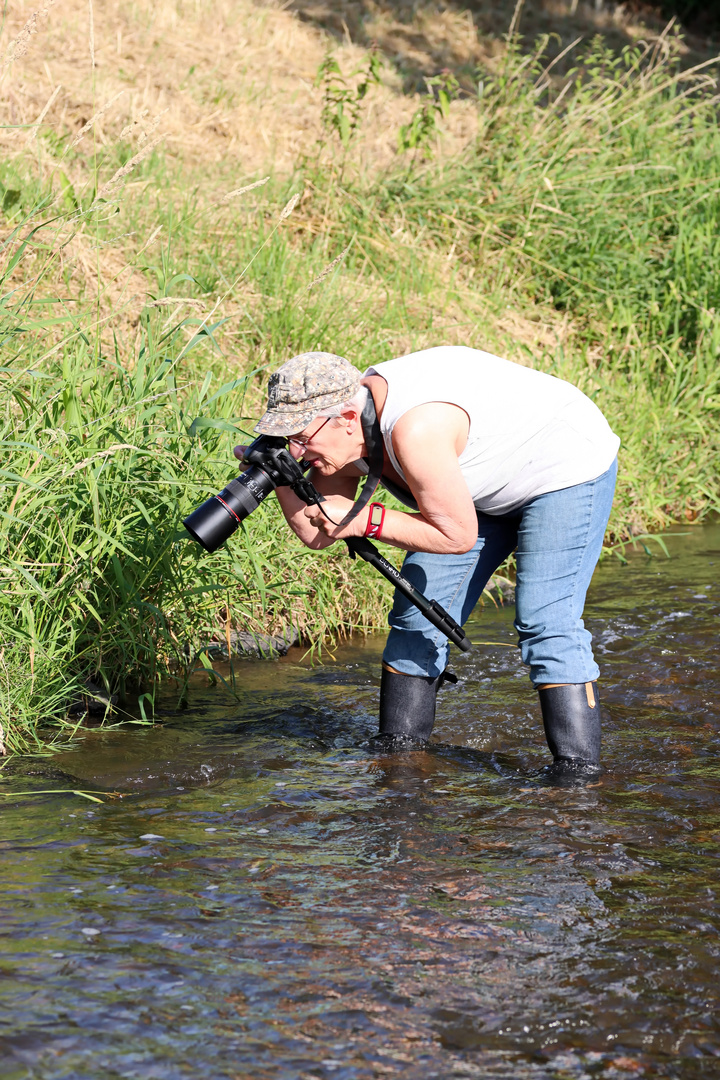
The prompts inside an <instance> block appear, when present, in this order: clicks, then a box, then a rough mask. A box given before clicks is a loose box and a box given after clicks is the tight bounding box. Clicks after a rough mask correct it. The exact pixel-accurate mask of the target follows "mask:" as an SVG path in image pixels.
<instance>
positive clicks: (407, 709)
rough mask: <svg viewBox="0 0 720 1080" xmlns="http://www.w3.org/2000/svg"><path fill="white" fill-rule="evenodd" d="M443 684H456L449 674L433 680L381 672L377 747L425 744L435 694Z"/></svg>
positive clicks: (431, 720) (375, 740) (426, 677)
mask: <svg viewBox="0 0 720 1080" xmlns="http://www.w3.org/2000/svg"><path fill="white" fill-rule="evenodd" d="M444 682H457V677H456V676H455V675H453V674H452V672H449V671H444V672H443V673H442V674H441V675H438V676H436V677H435V678H432V677H431V676H424V675H401V674H400V673H399V672H397V671H388V669H387V668H385V667H384V668H383V669H382V676H381V681H380V728H379V730H378V734H377V736H376V737H375V738H374V739H373V743H374V745H376V746H383V747H389V746H393V747H402V746H417V745H421V744H422V743H426V742H427V741H428V739H429V738H430V736H431V734H432V729H433V725H434V723H435V703H436V700H437V692H438V690H439V689H440V687H441V686H442V684H443V683H444Z"/></svg>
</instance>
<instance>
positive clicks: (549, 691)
mask: <svg viewBox="0 0 720 1080" xmlns="http://www.w3.org/2000/svg"><path fill="white" fill-rule="evenodd" d="M538 693H539V695H540V708H541V709H542V718H543V725H544V727H545V738H546V739H547V744H548V746H549V747H550V751H551V753H552V756H553V763H552V765H550V766H549V767H548V769H546V770H545V775H546V776H547V778H548V779H549V780H551V781H556V782H558V783H573V782H583V781H585V780H592V779H594V778H595V777H597V776H599V775H600V699H599V697H598V691H597V683H594V682H593V683H568V684H567V685H566V686H550V687H547V688H545V689H543V690H539V691H538ZM591 702H592V704H591Z"/></svg>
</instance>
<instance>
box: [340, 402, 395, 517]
mask: <svg viewBox="0 0 720 1080" xmlns="http://www.w3.org/2000/svg"><path fill="white" fill-rule="evenodd" d="M360 423H361V424H362V430H363V438H364V439H365V445H366V447H367V450H368V457H367V461H368V474H367V479H366V480H365V483H364V484H363V489H362V491H361V492H360V496H359V498H358V499H357V500H356V502H355V505H354V506H353V507H352V508H351V509H350V510H349V511H348V513H347V514H346V515H345V517H344V518H343V519H342V521H341V522H340V525H348V524H349V523H350V522H351V521H352V520H353V519H354V518H356V517H357V516H358V514H359V513H360V511H361V510H362V509H363V508H364V507H366V506H367V504H368V503H369V502H370V499H371V498H372V497H373V495H374V494H375V491H376V489H377V486H378V484H379V483H380V480H381V479H382V471H383V463H384V461H385V454H384V452H383V437H382V431H381V430H380V421H379V420H378V414H377V409H376V408H375V402H374V401H373V396H372V393H371V392H370V391H369V390H368V396H367V401H366V402H365V407H364V409H363V411H362V413H361V414H360Z"/></svg>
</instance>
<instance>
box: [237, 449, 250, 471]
mask: <svg viewBox="0 0 720 1080" xmlns="http://www.w3.org/2000/svg"><path fill="white" fill-rule="evenodd" d="M246 450H247V446H236V447H235V448H234V450H233V454H234V455H235V457H236V458H237V459H238V461H239V462H240V472H245V471H246V469H249V468H250V466H249V465H248V463H247V461H243V455H244V454H245V451H246Z"/></svg>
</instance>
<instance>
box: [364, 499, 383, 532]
mask: <svg viewBox="0 0 720 1080" xmlns="http://www.w3.org/2000/svg"><path fill="white" fill-rule="evenodd" d="M384 521H385V507H384V506H383V504H382V503H376V502H374V503H370V513H369V514H368V520H367V525H366V526H365V535H366V536H367V537H368V539H370V540H379V539H380V533H381V532H382V527H383V522H384Z"/></svg>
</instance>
